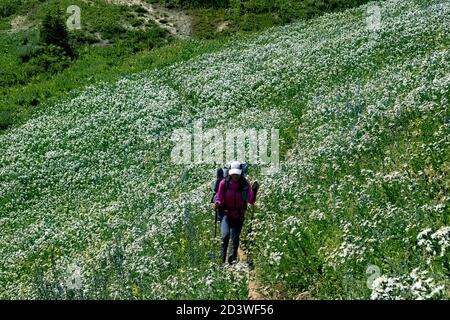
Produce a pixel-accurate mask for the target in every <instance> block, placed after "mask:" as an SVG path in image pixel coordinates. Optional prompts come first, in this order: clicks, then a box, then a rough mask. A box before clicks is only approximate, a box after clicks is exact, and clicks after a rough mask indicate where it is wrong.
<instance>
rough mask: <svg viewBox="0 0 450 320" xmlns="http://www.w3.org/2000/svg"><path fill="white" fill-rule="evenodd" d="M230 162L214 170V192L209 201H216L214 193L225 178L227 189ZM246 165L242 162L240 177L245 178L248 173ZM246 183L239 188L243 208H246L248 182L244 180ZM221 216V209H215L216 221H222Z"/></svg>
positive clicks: (215, 193) (226, 187)
mask: <svg viewBox="0 0 450 320" xmlns="http://www.w3.org/2000/svg"><path fill="white" fill-rule="evenodd" d="M230 167H231V165H230V164H226V165H225V166H224V167H223V168H219V169H217V171H216V183H215V185H214V193H213V196H212V198H211V203H214V202H215V201H216V195H217V192H218V191H219V184H220V182H221V181H222V180H224V179H225V192H226V191H227V189H228V184H229V182H230V178H231V177H230V175H229V174H228V172H229V171H230ZM248 167H249V165H248V164H247V163H242V164H241V166H240V168H239V169H241V170H242V174H241V179H246V178H245V177H246V175H247V174H248ZM245 182H246V183H245V184H244V187H243V188H242V190H241V195H242V200H243V201H244V210H246V209H247V206H248V182H247V181H245ZM222 218H223V210H221V209H218V210H216V219H217V220H218V221H222Z"/></svg>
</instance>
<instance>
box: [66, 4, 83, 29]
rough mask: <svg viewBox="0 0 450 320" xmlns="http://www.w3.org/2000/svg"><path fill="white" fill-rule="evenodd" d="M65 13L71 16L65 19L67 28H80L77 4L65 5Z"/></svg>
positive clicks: (79, 10)
mask: <svg viewBox="0 0 450 320" xmlns="http://www.w3.org/2000/svg"><path fill="white" fill-rule="evenodd" d="M66 12H67V13H70V14H71V16H70V17H69V18H68V19H67V21H66V25H67V28H68V29H69V30H79V29H81V9H80V7H79V6H76V5H71V6H69V7H67V10H66Z"/></svg>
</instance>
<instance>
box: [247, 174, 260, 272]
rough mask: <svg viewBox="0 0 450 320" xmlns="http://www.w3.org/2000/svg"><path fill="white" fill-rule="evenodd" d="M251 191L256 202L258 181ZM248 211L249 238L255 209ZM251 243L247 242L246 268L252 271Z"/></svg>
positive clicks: (250, 241)
mask: <svg viewBox="0 0 450 320" xmlns="http://www.w3.org/2000/svg"><path fill="white" fill-rule="evenodd" d="M252 190H253V195H254V198H255V199H254V200H255V201H256V195H257V193H258V190H259V184H258V181H255V182H254V183H253V185H252ZM250 211H251V214H252V215H251V217H250V227H249V231H248V234H249V236H250V235H251V234H252V231H253V230H252V229H253V218H254V216H255V208H254V207H251V210H250ZM252 242H253V241H252V240H249V242H248V243H249V247H248V252H247V260H248V267H249V269H250V270H252V269H253V268H254V264H253V259H252V257H251V250H250V248H251V245H252Z"/></svg>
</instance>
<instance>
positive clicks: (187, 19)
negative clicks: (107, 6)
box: [108, 0, 194, 39]
mask: <svg viewBox="0 0 450 320" xmlns="http://www.w3.org/2000/svg"><path fill="white" fill-rule="evenodd" d="M108 2H109V3H111V4H118V5H128V6H132V5H138V6H141V7H143V8H144V9H145V10H146V11H147V13H146V14H145V16H144V17H145V19H146V21H148V20H153V21H154V22H156V24H158V25H159V26H160V27H161V28H164V29H166V30H167V31H169V32H170V33H171V34H172V35H174V36H176V37H178V38H184V39H185V38H189V37H191V36H192V31H193V26H194V19H193V17H191V16H190V15H189V14H187V13H186V12H184V11H181V10H175V9H168V8H166V7H164V6H162V5H158V4H150V3H147V2H146V1H144V0H108Z"/></svg>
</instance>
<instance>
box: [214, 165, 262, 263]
mask: <svg viewBox="0 0 450 320" xmlns="http://www.w3.org/2000/svg"><path fill="white" fill-rule="evenodd" d="M255 183H256V182H255ZM256 184H257V183H256ZM255 201H256V194H255V192H254V191H253V190H252V187H251V186H250V184H249V182H248V181H247V179H246V178H245V177H244V176H243V174H242V165H241V163H240V162H238V161H234V162H232V163H231V166H230V170H229V172H228V176H227V177H226V178H225V179H223V180H222V181H221V182H220V184H219V189H218V192H217V196H216V198H215V208H216V209H218V210H221V212H222V214H223V218H222V222H221V224H220V230H221V240H222V246H221V250H220V254H221V258H222V262H223V263H225V259H226V255H227V248H228V243H229V241H230V237H231V254H230V255H229V257H228V263H230V264H232V263H233V262H234V261H236V259H237V254H238V249H239V237H240V235H241V230H242V226H243V224H244V214H245V210H246V209H247V204H251V205H254V204H255Z"/></svg>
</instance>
